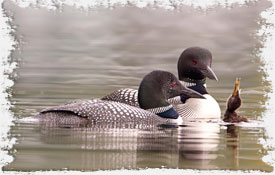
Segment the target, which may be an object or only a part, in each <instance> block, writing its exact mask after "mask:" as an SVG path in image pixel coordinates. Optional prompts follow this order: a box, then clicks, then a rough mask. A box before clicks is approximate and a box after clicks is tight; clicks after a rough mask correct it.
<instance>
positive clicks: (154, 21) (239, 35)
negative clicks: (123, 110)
mask: <svg viewBox="0 0 275 175" xmlns="http://www.w3.org/2000/svg"><path fill="white" fill-rule="evenodd" d="M269 6H270V3H268V2H267V1H259V2H252V3H247V4H246V5H244V6H242V7H238V6H235V7H234V8H232V9H224V8H221V7H216V8H213V9H209V10H208V11H206V12H203V11H200V10H195V9H192V8H190V7H185V6H182V7H180V8H178V10H177V11H165V10H163V9H146V8H145V9H138V8H135V7H127V8H123V7H117V8H115V9H113V10H110V9H103V8H102V9H101V8H97V9H94V10H91V11H89V12H87V11H81V10H77V9H73V8H70V7H64V10H63V11H62V12H60V11H48V10H45V9H34V8H26V9H21V8H19V7H17V6H15V5H14V4H13V3H12V2H9V1H6V3H5V4H4V8H5V9H6V10H7V13H8V14H9V15H10V16H12V18H13V25H14V26H15V27H16V34H15V35H16V37H17V38H18V39H19V40H20V46H19V48H18V49H17V51H15V52H14V53H13V55H12V61H17V62H18V63H19V68H18V69H17V71H16V72H15V73H14V74H15V75H14V76H15V85H14V86H13V88H12V89H11V91H12V97H11V99H10V100H11V101H12V102H13V103H14V107H13V109H12V110H13V112H14V113H15V117H16V118H17V119H21V118H24V117H29V116H33V115H35V114H36V113H37V112H39V111H40V110H41V109H43V108H46V107H49V106H55V105H59V104H63V103H66V102H68V101H71V100H75V99H92V98H97V97H102V96H104V95H106V94H108V93H110V92H112V91H114V90H116V89H119V88H123V87H129V88H138V85H139V82H140V80H141V79H142V77H143V76H144V75H145V74H146V73H148V72H150V71H152V70H155V69H162V70H167V71H170V72H173V73H174V74H175V75H177V70H176V63H177V59H178V57H179V55H180V54H181V52H182V51H183V49H185V48H187V47H189V46H194V45H199V46H202V47H206V48H208V49H209V50H211V51H212V53H213V56H214V58H213V70H214V71H215V72H216V74H217V76H218V78H219V82H215V81H210V80H208V82H207V84H208V91H209V92H210V93H211V95H213V96H214V97H215V98H216V99H217V101H218V103H219V104H220V106H221V109H222V111H224V110H225V103H226V99H227V98H228V96H229V94H230V93H231V92H232V90H233V87H234V80H235V78H236V77H241V78H242V80H241V88H242V99H243V106H242V108H241V109H240V110H239V114H241V115H242V116H247V117H248V118H249V119H250V120H253V121H255V122H259V123H260V122H261V120H262V113H263V112H264V111H265V102H266V100H267V99H266V97H265V94H266V93H267V92H268V91H269V86H268V85H269V84H268V83H267V82H266V81H265V80H264V79H265V78H264V77H265V73H264V72H263V71H262V70H261V65H262V63H261V62H260V59H259V58H258V57H257V54H256V53H257V49H258V48H260V47H261V44H260V38H258V37H256V35H255V34H256V32H257V30H258V29H259V28H260V25H261V23H262V22H264V21H262V20H261V19H260V17H259V14H260V12H261V11H263V10H264V9H266V8H267V7H269ZM257 126H258V125H255V124H253V125H245V126H239V125H237V126H234V125H230V126H224V125H220V124H217V123H205V122H200V123H186V125H184V126H179V127H177V128H169V127H157V126H155V127H144V126H124V127H115V126H97V127H94V128H74V129H68V128H47V127H43V126H39V125H37V124H29V123H22V122H16V124H15V126H13V127H12V129H11V131H10V133H11V136H12V137H16V138H17V139H18V140H17V144H16V145H14V147H13V149H11V150H10V154H11V155H13V156H14V158H15V160H14V161H13V162H12V163H10V164H9V165H7V166H5V167H4V170H6V171H9V170H16V171H33V170H63V169H69V170H103V169H121V168H129V169H136V168H148V167H149V168H160V167H167V168H183V169H190V168H194V169H231V170H237V169H240V170H248V169H249V170H262V171H272V170H273V168H272V167H271V166H269V165H267V164H265V163H264V162H263V161H262V157H263V156H264V155H265V154H266V150H265V149H264V148H263V146H262V145H261V144H259V143H258V139H259V138H264V137H265V130H264V128H262V127H261V126H260V125H259V126H258V127H257Z"/></svg>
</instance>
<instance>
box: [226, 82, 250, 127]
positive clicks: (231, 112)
mask: <svg viewBox="0 0 275 175" xmlns="http://www.w3.org/2000/svg"><path fill="white" fill-rule="evenodd" d="M239 87H240V79H239V78H237V79H236V82H235V89H234V91H233V93H232V95H231V96H230V97H229V98H228V100H227V109H226V111H225V113H224V119H223V121H224V122H229V123H239V122H248V120H247V118H245V117H240V116H239V115H238V114H237V113H236V112H235V111H236V110H237V109H238V108H239V107H240V106H241V104H242V100H241V97H240V90H239Z"/></svg>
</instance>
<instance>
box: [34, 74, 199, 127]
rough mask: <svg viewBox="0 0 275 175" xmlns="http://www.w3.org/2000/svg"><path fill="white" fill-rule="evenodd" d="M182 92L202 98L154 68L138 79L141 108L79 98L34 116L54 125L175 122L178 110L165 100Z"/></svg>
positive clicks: (173, 76) (185, 94) (170, 76)
mask: <svg viewBox="0 0 275 175" xmlns="http://www.w3.org/2000/svg"><path fill="white" fill-rule="evenodd" d="M179 95H183V96H186V97H191V98H204V97H203V96H202V95H201V94H200V93H198V92H196V91H194V90H191V89H189V88H187V87H185V86H183V85H182V84H181V83H180V82H179V80H177V78H176V77H175V75H173V74H172V73H170V72H166V71H153V72H151V73H149V74H147V75H146V76H145V77H144V78H143V80H142V81H141V83H140V86H139V90H138V98H137V99H138V104H139V106H140V108H137V107H134V106H130V105H127V104H123V103H119V102H114V101H105V100H101V99H94V100H80V101H75V102H71V103H67V104H64V105H61V106H57V107H51V108H48V109H44V110H42V111H41V112H40V113H39V114H37V115H36V116H35V118H36V119H38V120H39V121H40V122H42V123H43V122H52V123H53V124H55V125H62V126H63V125H65V126H66V125H77V126H79V125H80V126H81V125H85V126H87V125H89V124H92V123H101V124H102V123H115V122H131V123H138V122H141V123H144V122H147V123H155V122H158V123H159V122H161V123H163V122H164V123H167V122H168V123H170V122H171V123H178V122H179V121H177V120H175V119H178V116H179V115H178V113H177V112H176V111H175V110H174V108H173V106H172V105H171V104H169V103H168V102H167V99H168V98H172V97H175V96H179Z"/></svg>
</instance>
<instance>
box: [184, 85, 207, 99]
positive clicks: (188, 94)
mask: <svg viewBox="0 0 275 175" xmlns="http://www.w3.org/2000/svg"><path fill="white" fill-rule="evenodd" d="M180 95H183V96H185V97H189V98H202V99H205V97H204V96H203V95H202V94H200V93H199V92H197V91H194V90H192V89H189V88H187V87H185V89H182V90H181V91H180Z"/></svg>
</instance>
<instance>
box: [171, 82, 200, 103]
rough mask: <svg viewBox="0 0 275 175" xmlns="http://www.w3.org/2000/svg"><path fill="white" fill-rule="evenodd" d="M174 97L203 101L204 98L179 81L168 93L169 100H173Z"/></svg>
mask: <svg viewBox="0 0 275 175" xmlns="http://www.w3.org/2000/svg"><path fill="white" fill-rule="evenodd" d="M176 96H185V97H188V98H203V99H205V97H204V96H203V95H202V94H200V93H199V92H197V91H195V90H192V89H190V88H188V87H186V86H184V85H183V84H182V83H180V82H179V81H178V82H177V86H176V87H175V88H173V89H172V90H171V91H170V93H169V98H173V97H176Z"/></svg>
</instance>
